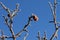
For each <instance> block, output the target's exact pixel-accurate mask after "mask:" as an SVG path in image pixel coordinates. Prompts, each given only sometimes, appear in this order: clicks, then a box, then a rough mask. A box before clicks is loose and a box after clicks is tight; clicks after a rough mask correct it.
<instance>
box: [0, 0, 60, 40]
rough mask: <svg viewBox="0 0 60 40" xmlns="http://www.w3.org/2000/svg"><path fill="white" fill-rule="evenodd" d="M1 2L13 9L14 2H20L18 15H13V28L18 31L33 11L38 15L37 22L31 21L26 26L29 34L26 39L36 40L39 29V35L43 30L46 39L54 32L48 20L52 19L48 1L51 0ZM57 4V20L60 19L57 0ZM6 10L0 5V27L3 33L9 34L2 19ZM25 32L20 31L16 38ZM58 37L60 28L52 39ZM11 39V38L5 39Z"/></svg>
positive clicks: (10, 0) (2, 0)
mask: <svg viewBox="0 0 60 40" xmlns="http://www.w3.org/2000/svg"><path fill="white" fill-rule="evenodd" d="M0 1H1V2H2V3H3V4H5V5H6V7H8V8H9V9H10V10H13V9H15V7H16V5H15V4H16V3H19V4H20V7H19V9H21V12H18V15H17V16H15V17H14V23H13V30H14V32H15V34H16V33H18V32H19V31H20V30H21V29H23V27H24V25H25V24H26V23H27V21H28V17H29V16H30V15H31V14H32V13H34V14H36V15H37V16H38V17H39V20H38V21H37V22H34V21H32V22H31V24H30V26H29V27H28V30H29V33H28V34H29V35H28V37H27V39H26V40H38V39H37V38H36V36H37V32H38V31H40V36H41V37H43V35H44V31H45V32H46V34H47V39H48V40H49V38H50V37H51V35H52V34H53V32H54V24H53V23H49V21H50V20H53V16H52V12H51V9H50V6H49V4H48V2H49V1H50V2H52V3H53V2H54V1H53V0H45V1H44V0H0ZM57 1H58V5H57V11H56V13H57V14H56V15H57V17H56V18H57V21H58V22H59V21H60V11H59V10H60V6H59V5H60V3H59V0H57ZM6 14H7V12H6V11H5V10H4V9H3V8H2V7H1V6H0V29H2V30H3V31H4V34H5V35H11V34H10V31H9V29H8V27H7V25H5V24H4V19H3V17H2V15H6ZM25 34H26V33H24V32H23V33H22V34H21V36H20V37H18V38H17V40H23V37H24V35H25ZM59 39H60V30H59V32H58V38H57V39H54V40H59ZM7 40H12V39H7Z"/></svg>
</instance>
